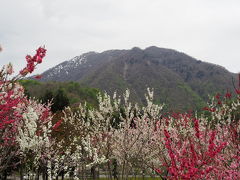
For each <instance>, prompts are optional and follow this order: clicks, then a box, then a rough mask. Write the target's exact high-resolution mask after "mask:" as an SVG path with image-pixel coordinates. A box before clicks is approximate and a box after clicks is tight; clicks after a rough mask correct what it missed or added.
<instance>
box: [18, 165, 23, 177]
mask: <svg viewBox="0 0 240 180" xmlns="http://www.w3.org/2000/svg"><path fill="white" fill-rule="evenodd" d="M19 174H20V180H23V168H22V166H20V172H19Z"/></svg>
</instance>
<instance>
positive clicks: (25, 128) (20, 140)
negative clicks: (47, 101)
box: [0, 47, 51, 179]
mask: <svg viewBox="0 0 240 180" xmlns="http://www.w3.org/2000/svg"><path fill="white" fill-rule="evenodd" d="M45 53H46V50H45V49H44V48H42V47H40V48H38V49H37V50H36V54H35V55H34V56H33V57H31V56H29V55H28V56H26V61H27V65H26V67H25V68H23V69H22V70H21V71H20V72H19V74H18V75H16V76H15V77H13V78H10V76H11V75H12V74H13V67H12V64H8V65H6V66H4V67H3V68H2V69H1V71H0V175H1V178H3V179H4V178H6V171H7V170H8V169H9V168H11V169H14V168H16V167H17V166H20V167H23V166H24V167H27V171H28V172H30V171H32V170H33V169H34V168H30V166H31V167H33V166H34V165H36V164H39V162H40V160H42V159H43V158H45V156H46V149H47V148H48V147H49V146H50V145H49V144H50V141H51V139H50V134H51V132H50V130H51V113H50V108H49V106H47V105H42V104H41V103H39V102H37V101H36V100H33V99H30V100H29V99H27V98H26V96H25V95H24V89H23V87H22V86H21V85H20V84H19V83H18V82H17V81H18V80H19V79H21V78H23V77H25V76H26V75H27V74H29V73H32V72H33V71H34V69H35V68H36V66H37V65H38V64H40V63H41V62H42V59H43V58H44V56H45ZM44 148H45V150H44ZM44 152H45V154H44ZM33 157H34V159H32V161H31V162H30V160H31V158H33ZM35 167H36V166H35ZM31 173H32V172H31Z"/></svg>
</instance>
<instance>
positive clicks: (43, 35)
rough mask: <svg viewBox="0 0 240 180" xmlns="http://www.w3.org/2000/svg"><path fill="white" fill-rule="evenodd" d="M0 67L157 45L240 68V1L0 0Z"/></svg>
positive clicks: (46, 64) (45, 65)
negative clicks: (40, 51)
mask: <svg viewBox="0 0 240 180" xmlns="http://www.w3.org/2000/svg"><path fill="white" fill-rule="evenodd" d="M0 44H1V46H2V47H3V51H2V52H1V53H0V66H2V65H4V64H6V63H8V62H12V63H13V64H14V67H15V69H16V70H19V69H20V68H22V67H24V65H25V59H24V58H25V55H26V54H34V51H35V49H36V48H37V47H39V46H40V45H45V46H46V48H47V50H48V51H47V56H46V58H45V61H44V62H43V64H41V65H39V67H38V70H37V73H40V72H43V71H44V70H47V69H48V68H50V67H53V66H54V65H57V64H58V63H61V62H63V61H65V60H69V59H71V58H73V57H74V56H77V55H81V54H82V53H84V52H88V51H97V52H102V51H104V50H109V49H130V48H132V47H136V46H137V47H140V48H146V47H148V46H153V45H154V46H158V47H164V48H171V49H176V50H178V51H181V52H185V53H187V54H188V55H190V56H193V57H195V58H197V59H200V60H203V61H207V62H211V63H214V64H219V65H222V66H224V67H225V68H227V69H228V70H229V71H231V72H239V71H240V0H0Z"/></svg>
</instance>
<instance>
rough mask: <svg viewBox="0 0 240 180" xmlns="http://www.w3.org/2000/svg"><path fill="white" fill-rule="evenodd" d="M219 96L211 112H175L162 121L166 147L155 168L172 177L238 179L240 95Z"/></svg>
mask: <svg viewBox="0 0 240 180" xmlns="http://www.w3.org/2000/svg"><path fill="white" fill-rule="evenodd" d="M230 98H231V95H230V93H227V94H226V95H225V97H224V98H223V99H220V97H219V95H217V96H216V97H215V99H213V101H212V102H211V103H210V104H209V105H208V107H207V108H204V109H205V110H207V111H208V112H209V113H210V114H208V115H207V116H206V115H202V116H200V117H197V116H195V115H192V114H173V115H172V116H170V117H167V118H165V119H164V121H162V122H161V124H159V127H160V128H159V134H161V135H160V136H161V137H163V142H164V143H165V150H164V153H163V154H162V155H160V156H159V158H160V159H161V162H162V163H161V166H160V167H159V168H158V169H156V171H157V172H158V173H159V174H161V175H162V176H164V177H166V178H169V179H203V178H207V179H239V178H240V173H239V172H240V171H239V170H240V169H239V167H240V164H239V162H240V161H239V159H240V157H239V152H240V147H239V144H240V142H239V135H240V122H239V113H240V111H239V110H240V102H239V95H237V97H236V98H235V99H230Z"/></svg>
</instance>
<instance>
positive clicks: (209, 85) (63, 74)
mask: <svg viewBox="0 0 240 180" xmlns="http://www.w3.org/2000/svg"><path fill="white" fill-rule="evenodd" d="M42 77H43V78H42V81H77V82H79V83H80V84H83V85H86V86H88V87H93V88H99V89H101V90H104V91H106V92H108V93H110V94H112V93H113V92H114V91H117V92H118V93H120V94H121V93H123V92H124V91H125V90H126V89H127V88H128V89H130V91H131V93H132V100H134V101H138V102H140V103H144V102H145V101H144V94H145V93H146V89H147V87H150V88H154V92H155V96H154V99H155V102H156V103H165V104H166V105H167V107H168V108H169V109H171V110H188V109H196V108H199V107H202V106H204V101H206V100H207V99H208V95H214V94H215V93H217V92H219V93H225V92H226V91H232V90H233V84H232V78H233V79H234V80H235V81H236V77H237V75H236V74H234V73H231V72H229V71H227V70H226V69H225V68H223V67H221V66H219V65H215V64H211V63H207V62H203V61H201V60H197V59H195V58H193V57H191V56H189V55H187V54H184V53H182V52H178V51H176V50H172V49H165V48H158V47H155V46H152V47H148V48H146V49H144V50H142V49H140V48H137V47H134V48H132V49H130V50H109V51H104V52H102V53H97V52H89V53H85V54H82V55H80V56H77V57H74V58H73V59H71V60H69V61H64V62H63V63H60V64H58V65H57V66H55V67H53V68H51V69H49V70H47V71H45V72H44V73H43V74H42Z"/></svg>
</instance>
